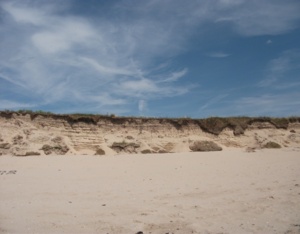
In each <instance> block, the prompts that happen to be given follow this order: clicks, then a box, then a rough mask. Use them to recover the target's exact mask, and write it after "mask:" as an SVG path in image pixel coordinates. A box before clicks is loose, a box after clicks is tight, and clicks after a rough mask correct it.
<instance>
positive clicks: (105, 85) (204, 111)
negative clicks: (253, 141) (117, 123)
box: [0, 0, 300, 118]
mask: <svg viewBox="0 0 300 234" xmlns="http://www.w3.org/2000/svg"><path fill="white" fill-rule="evenodd" d="M299 12H300V1H299V0H199V1H198V0H189V1H185V0H147V1H146V0H140V1H137V0H135V1H132V0H123V1H122V0H114V1H104V0H85V1H81V0H64V1H61V0H52V1H49V0H16V1H14V0H0V109H33V110H45V111H52V112H55V113H74V112H84V113H100V114H111V113H114V114H117V115H124V116H128V115H135V116H157V117H184V116H188V117H193V118H202V117H208V116H239V115H249V116H266V115H267V116H291V115H300V91H299V90H300V14H299Z"/></svg>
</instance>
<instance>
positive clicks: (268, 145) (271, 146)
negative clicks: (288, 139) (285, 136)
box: [263, 141, 281, 149]
mask: <svg viewBox="0 0 300 234" xmlns="http://www.w3.org/2000/svg"><path fill="white" fill-rule="evenodd" d="M263 148H266V149H280V148H281V145H279V144H278V143H276V142H274V141H269V142H267V143H266V144H265V145H264V146H263Z"/></svg>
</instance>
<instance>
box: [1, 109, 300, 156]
mask: <svg viewBox="0 0 300 234" xmlns="http://www.w3.org/2000/svg"><path fill="white" fill-rule="evenodd" d="M0 126H1V132H0V154H2V155H15V156H29V155H82V154H96V155H116V154H136V153H143V154H148V153H172V152H191V151H218V150H222V149H226V148H232V147H233V148H243V149H245V150H246V151H249V152H250V151H254V150H255V149H261V148H272V146H274V148H280V147H299V145H300V118H289V119H275V118H273V119H272V118H247V117H237V118H209V119H200V120H195V119H188V118H181V119H166V118H161V119H160V118H131V117H115V116H95V115H91V116H84V115H55V114H36V113H31V114H28V113H17V112H0ZM196 145H197V146H201V145H202V146H205V147H204V148H205V149H203V148H202V149H201V148H199V147H195V146H196ZM208 145H210V146H208ZM212 145H213V147H212Z"/></svg>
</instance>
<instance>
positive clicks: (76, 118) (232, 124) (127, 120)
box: [0, 110, 300, 135]
mask: <svg viewBox="0 0 300 234" xmlns="http://www.w3.org/2000/svg"><path fill="white" fill-rule="evenodd" d="M13 115H30V118H31V119H32V120H33V119H35V118H37V117H39V116H42V117H46V118H53V119H63V120H66V121H67V122H69V123H70V124H71V125H72V124H74V123H78V122H84V123H87V124H95V125H96V124H97V123H98V121H100V120H106V121H109V122H111V123H112V124H118V125H123V124H131V123H133V124H139V125H142V124H145V123H151V121H156V122H158V123H159V124H164V123H167V124H171V125H173V126H174V127H175V128H176V129H178V130H180V129H182V128H184V127H185V126H187V125H189V124H194V125H198V126H199V127H200V128H201V129H202V130H203V131H205V132H208V133H211V134H214V135H219V134H220V133H221V132H222V131H223V130H224V129H225V128H229V129H232V130H233V132H234V134H235V135H241V134H243V133H244V131H245V130H246V129H247V128H248V127H249V125H251V124H253V123H257V122H258V123H264V122H266V123H270V124H272V125H274V126H275V127H276V128H282V129H287V128H288V124H289V123H295V122H300V117H295V116H293V117H287V118H273V117H246V116H240V117H209V118H205V119H191V118H189V117H184V118H154V117H120V116H116V115H114V114H107V115H99V114H85V113H74V114H54V113H51V112H48V111H41V110H38V111H32V110H19V111H10V110H5V111H0V117H4V118H12V117H13Z"/></svg>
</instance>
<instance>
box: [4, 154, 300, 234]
mask: <svg viewBox="0 0 300 234" xmlns="http://www.w3.org/2000/svg"><path fill="white" fill-rule="evenodd" d="M0 171H1V175H0V199H1V206H0V232H1V233H110V234H112V233H138V232H140V233H142V232H143V233H144V234H145V233H300V154H299V151H298V150H297V149H290V148H286V149H280V150H259V151H256V152H254V153H247V152H245V151H242V150H241V149H232V150H230V149H227V150H226V151H222V152H207V153H200V152H199V153H174V154H151V155H140V154H138V155H117V156H87V155H84V156H80V155H76V156H66V155H65V156H55V155H51V156H29V157H13V156H1V157H0Z"/></svg>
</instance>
